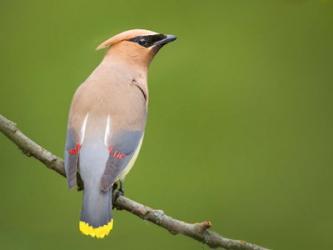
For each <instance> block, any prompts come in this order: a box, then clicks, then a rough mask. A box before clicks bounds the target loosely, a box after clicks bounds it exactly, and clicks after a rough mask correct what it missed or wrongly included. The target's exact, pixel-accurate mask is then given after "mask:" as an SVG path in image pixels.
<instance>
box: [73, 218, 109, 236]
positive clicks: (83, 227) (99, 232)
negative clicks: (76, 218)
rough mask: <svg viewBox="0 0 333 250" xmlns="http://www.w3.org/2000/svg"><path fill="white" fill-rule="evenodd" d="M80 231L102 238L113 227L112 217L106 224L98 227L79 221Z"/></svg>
mask: <svg viewBox="0 0 333 250" xmlns="http://www.w3.org/2000/svg"><path fill="white" fill-rule="evenodd" d="M79 226H80V231H81V233H83V234H84V235H89V236H91V237H96V238H97V239H103V238H104V237H105V236H107V235H108V234H109V233H110V232H111V230H112V228H113V219H111V220H110V221H109V223H108V224H105V225H103V226H100V227H92V226H90V225H89V224H88V223H87V222H84V221H80V225H79Z"/></svg>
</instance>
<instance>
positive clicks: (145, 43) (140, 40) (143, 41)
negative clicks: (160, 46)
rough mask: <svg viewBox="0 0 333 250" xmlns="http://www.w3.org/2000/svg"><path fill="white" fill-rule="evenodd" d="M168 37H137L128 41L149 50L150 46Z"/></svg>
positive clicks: (158, 35) (161, 35)
mask: <svg viewBox="0 0 333 250" xmlns="http://www.w3.org/2000/svg"><path fill="white" fill-rule="evenodd" d="M165 38H166V36H165V35H163V34H156V35H148V36H136V37H134V38H132V39H130V40H128V41H130V42H134V43H137V44H139V45H141V46H142V47H145V48H149V47H150V46H152V45H154V43H156V42H158V41H160V40H163V39H165Z"/></svg>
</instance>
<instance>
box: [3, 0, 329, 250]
mask: <svg viewBox="0 0 333 250" xmlns="http://www.w3.org/2000/svg"><path fill="white" fill-rule="evenodd" d="M131 28H146V29H151V30H155V31H158V32H165V33H171V34H175V35H177V36H178V40H177V41H176V42H174V43H172V44H170V45H167V46H166V47H165V48H163V49H162V50H161V51H160V53H159V55H158V56H157V57H156V58H155V60H154V61H153V63H152V65H151V67H150V73H149V85H150V98H151V99H150V108H149V121H148V125H147V129H146V137H145V140H144V144H143V148H142V151H141V154H140V157H139V159H138V161H137V163H136V166H135V168H134V169H133V170H132V172H131V173H130V175H129V176H128V178H127V182H126V187H127V195H128V196H129V197H131V198H133V199H135V200H138V201H140V202H142V203H145V204H147V205H150V206H152V207H155V208H160V209H163V210H164V211H165V212H166V213H168V214H170V215H172V216H174V217H176V218H181V219H183V220H186V221H190V222H198V221H202V220H205V219H210V220H211V221H212V222H213V229H214V230H216V231H218V232H220V233H221V234H223V235H225V236H227V237H231V238H236V239H243V240H247V241H250V242H255V243H258V244H261V245H264V246H266V247H269V248H273V249H290V250H294V249H321V250H323V249H333V243H332V232H333V226H332V224H333V219H332V211H333V201H332V199H333V196H332V190H333V189H332V188H333V185H332V175H333V168H332V160H333V152H332V146H333V145H332V144H333V143H332V142H333V132H332V129H333V119H332V107H333V98H332V97H333V87H332V79H333V2H332V1H319V0H318V1H316V0H313V1H310V0H309V1H305V0H304V1H296V0H293V1H287V0H284V1H277V0H276V1H245V0H244V1H234V0H230V1H210V0H207V1H180V0H177V1H175V0H168V1H157V0H154V1H150V0H146V1H134V0H127V1H110V0H108V1H65V0H61V1H60V0H58V1H42V0H30V1H23V0H1V2H0V33H1V35H0V55H1V60H0V73H1V82H0V87H1V88H0V113H1V114H3V115H5V116H7V117H8V118H10V119H12V120H14V121H16V122H17V124H18V126H19V128H21V129H22V130H23V131H24V132H25V133H26V134H27V135H29V136H30V137H31V138H33V139H34V140H36V141H37V142H38V143H40V144H41V145H43V146H45V147H46V148H48V149H49V150H51V151H52V152H54V153H56V154H57V155H60V156H62V154H63V148H64V141H65V129H66V122H67V112H68V108H69V105H70V101H71V97H72V95H73V92H74V91H75V89H76V88H77V87H78V86H79V84H80V83H81V82H82V81H84V80H85V78H86V77H87V76H88V75H89V74H90V72H91V71H92V70H93V69H94V68H95V67H96V65H97V64H98V63H99V62H100V60H101V59H102V57H103V53H104V52H103V51H102V52H100V51H98V52H96V51H95V47H96V46H97V45H98V44H99V43H100V42H101V41H103V40H105V39H106V38H108V37H110V36H112V35H114V34H116V33H119V32H121V31H124V30H127V29H131ZM0 149H1V150H0V165H1V181H0V196H1V199H0V244H1V245H0V248H1V249H36V250H38V249H81V250H84V249H117V250H123V249H145V250H146V249H147V250H150V249H154V250H155V249H161V250H163V249H198V250H200V249H208V247H207V246H205V245H203V244H201V243H198V242H196V241H194V240H191V239H188V238H185V237H183V236H173V235H171V234H169V233H168V232H167V231H164V230H163V229H161V228H158V227H156V226H154V225H152V224H150V223H148V222H145V221H142V220H140V219H137V218H136V217H134V216H133V215H131V214H129V213H126V212H120V211H116V212H115V215H114V217H115V227H114V230H113V232H112V235H111V236H110V237H108V238H107V239H105V240H100V241H97V240H94V239H90V238H87V237H84V236H82V235H81V234H80V233H79V232H78V219H79V212H80V207H81V193H78V192H75V191H69V190H68V189H67V187H66V182H65V180H64V179H63V178H62V177H60V176H58V175H57V174H55V173H54V172H52V171H49V170H47V169H46V168H45V167H44V166H43V165H42V164H41V163H39V162H37V161H36V160H34V159H28V158H26V157H25V156H24V155H23V154H22V153H21V152H20V151H19V150H17V149H16V147H15V146H14V145H13V144H12V143H11V142H9V141H8V140H7V139H6V138H5V137H4V136H0Z"/></svg>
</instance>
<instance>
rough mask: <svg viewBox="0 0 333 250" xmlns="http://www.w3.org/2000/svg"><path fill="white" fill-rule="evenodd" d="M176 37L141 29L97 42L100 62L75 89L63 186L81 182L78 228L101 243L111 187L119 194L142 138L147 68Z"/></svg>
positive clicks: (109, 221) (110, 225) (108, 215)
mask: <svg viewBox="0 0 333 250" xmlns="http://www.w3.org/2000/svg"><path fill="white" fill-rule="evenodd" d="M174 40H176V36H174V35H168V34H163V33H158V32H154V31H150V30H146V29H132V30H127V31H124V32H121V33H119V34H117V35H115V36H113V37H111V38H109V39H107V40H106V41H104V42H102V43H101V44H100V45H99V46H98V47H97V50H100V49H106V53H105V56H104V58H103V59H102V61H101V63H100V64H99V65H98V66H97V67H96V68H95V70H94V71H93V72H92V73H91V74H90V76H89V77H88V78H87V79H86V80H85V81H84V82H83V83H82V84H81V85H80V86H79V87H78V88H77V90H76V92H75V94H74V96H73V99H72V103H71V107H70V110H69V116H68V125H67V136H66V145H65V155H64V165H65V173H66V177H67V184H68V187H69V188H73V187H74V186H77V185H78V180H79V179H80V180H82V182H83V202H82V208H81V214H80V222H79V230H80V231H81V233H83V234H84V235H87V236H91V237H94V238H97V239H102V238H104V237H105V236H107V235H108V234H109V233H110V231H111V230H112V228H113V217H112V206H113V203H114V200H113V199H114V198H115V197H112V192H113V189H114V188H115V187H116V186H118V187H119V192H120V193H123V182H124V179H125V176H126V175H127V174H128V172H129V171H130V170H131V168H132V167H133V165H134V163H135V161H136V159H137V157H138V154H139V151H140V148H141V145H142V141H143V137H144V132H145V125H146V120H147V113H148V85H147V73H148V67H149V65H150V63H151V61H152V59H153V58H154V56H155V55H156V54H157V52H158V51H159V50H160V49H161V48H162V47H163V46H164V45H166V44H168V43H170V42H172V41H174Z"/></svg>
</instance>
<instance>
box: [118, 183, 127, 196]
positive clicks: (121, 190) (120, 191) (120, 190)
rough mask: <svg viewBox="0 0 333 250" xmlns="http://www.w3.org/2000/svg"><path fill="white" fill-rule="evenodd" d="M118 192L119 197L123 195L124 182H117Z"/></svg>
mask: <svg viewBox="0 0 333 250" xmlns="http://www.w3.org/2000/svg"><path fill="white" fill-rule="evenodd" d="M118 192H119V193H120V194H121V195H125V187H124V181H122V180H119V189H118Z"/></svg>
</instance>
